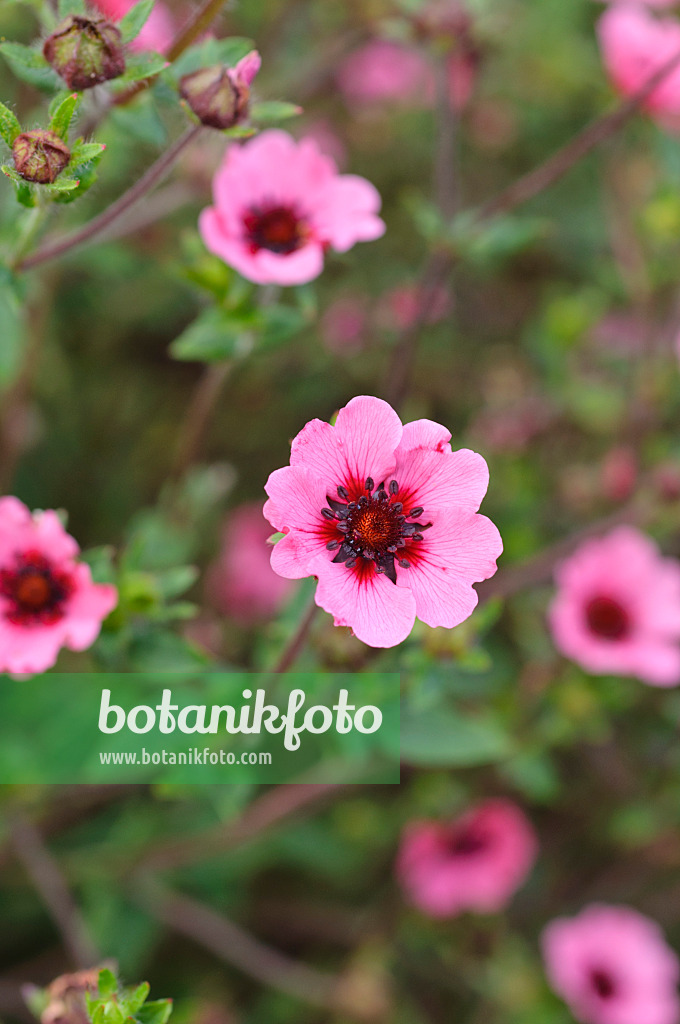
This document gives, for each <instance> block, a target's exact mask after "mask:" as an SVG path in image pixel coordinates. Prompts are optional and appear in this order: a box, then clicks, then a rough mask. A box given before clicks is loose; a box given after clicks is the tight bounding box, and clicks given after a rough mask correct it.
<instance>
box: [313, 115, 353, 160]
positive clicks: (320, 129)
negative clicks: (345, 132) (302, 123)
mask: <svg viewBox="0 0 680 1024" xmlns="http://www.w3.org/2000/svg"><path fill="white" fill-rule="evenodd" d="M304 137H305V138H306V139H311V140H312V142H315V143H316V145H317V146H318V148H319V149H320V150H321V152H322V153H323V154H324V155H325V156H329V157H330V158H331V160H334V161H335V163H336V164H337V166H338V167H341V168H344V167H346V166H347V146H346V145H345V143H344V142H343V141H342V139H341V138H340V136H339V135H338V133H337V132H336V131H335V129H334V127H333V125H332V123H331V122H330V121H328V120H326V119H325V118H319V120H317V121H313V122H312V124H309V125H307V127H306V128H305V130H304Z"/></svg>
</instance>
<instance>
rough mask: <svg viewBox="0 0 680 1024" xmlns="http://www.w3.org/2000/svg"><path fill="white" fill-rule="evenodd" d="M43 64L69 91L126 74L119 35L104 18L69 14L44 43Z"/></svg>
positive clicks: (87, 87)
mask: <svg viewBox="0 0 680 1024" xmlns="http://www.w3.org/2000/svg"><path fill="white" fill-rule="evenodd" d="M43 54H44V56H45V60H47V61H48V63H50V64H51V65H52V67H53V68H54V70H55V71H56V72H57V74H59V75H61V77H62V78H63V79H64V81H65V82H66V84H67V85H68V87H69V89H76V90H78V91H82V90H83V89H91V88H92V87H93V86H95V85H99V84H100V83H101V82H107V81H108V80H109V79H111V78H118V76H119V75H122V74H123V72H124V71H125V55H124V53H123V42H122V38H121V34H120V32H119V31H118V29H117V28H116V26H115V25H113V24H112V23H111V22H110V21H106V20H105V19H104V18H84V17H82V16H81V15H79V14H70V15H69V16H68V18H65V19H64V20H63V21H62V22H60V24H59V25H57V27H56V29H55V30H54V32H53V33H52V35H51V36H49V37H48V38H47V39H46V40H45V45H44V46H43Z"/></svg>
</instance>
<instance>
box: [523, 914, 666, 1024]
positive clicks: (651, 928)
mask: <svg viewBox="0 0 680 1024" xmlns="http://www.w3.org/2000/svg"><path fill="white" fill-rule="evenodd" d="M542 945H543V956H544V959H545V964H546V970H547V973H548V978H549V981H550V984H551V985H552V987H553V988H554V989H555V991H556V992H557V993H558V994H559V995H560V996H561V997H562V998H563V999H564V1000H565V1002H566V1003H567V1004H568V1005H569V1007H570V1009H571V1011H572V1013H573V1014H574V1016H575V1017H576V1018H577V1020H579V1021H582V1022H583V1024H678V1021H680V1001H679V1000H678V994H677V984H678V977H679V974H680V971H679V964H678V958H677V956H676V955H675V953H674V952H673V950H672V949H671V948H670V947H669V946H668V945H667V943H666V941H665V939H664V936H663V933H662V931H661V929H660V928H659V926H658V924H656V922H655V921H651V920H650V919H649V918H647V917H644V916H643V915H642V914H640V913H638V912H637V911H636V910H632V909H630V908H629V907H613V906H607V905H605V904H592V905H591V906H589V907H586V908H585V910H582V911H581V913H580V914H579V915H578V916H577V917H573V918H558V920H556V921H553V922H552V923H551V924H549V925H548V927H547V928H546V929H545V931H544V933H543V940H542Z"/></svg>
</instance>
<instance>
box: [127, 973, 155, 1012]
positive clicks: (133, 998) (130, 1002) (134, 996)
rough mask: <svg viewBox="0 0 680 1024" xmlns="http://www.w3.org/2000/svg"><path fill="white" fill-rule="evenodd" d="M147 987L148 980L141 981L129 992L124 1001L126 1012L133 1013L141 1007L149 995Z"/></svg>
mask: <svg viewBox="0 0 680 1024" xmlns="http://www.w3.org/2000/svg"><path fill="white" fill-rule="evenodd" d="M149 987H150V986H149V983H148V981H143V982H142V984H141V985H138V986H137V988H136V989H135V990H134V991H133V992H131V993H130V995H129V996H128V998H127V999H126V1001H125V1002H126V1006H127V1010H128V1013H130V1014H133V1015H134V1014H136V1013H137V1011H138V1010H140V1009H141V1007H142V1006H143V1005H144V1003H145V1002H146V1000H147V997H148V995H149Z"/></svg>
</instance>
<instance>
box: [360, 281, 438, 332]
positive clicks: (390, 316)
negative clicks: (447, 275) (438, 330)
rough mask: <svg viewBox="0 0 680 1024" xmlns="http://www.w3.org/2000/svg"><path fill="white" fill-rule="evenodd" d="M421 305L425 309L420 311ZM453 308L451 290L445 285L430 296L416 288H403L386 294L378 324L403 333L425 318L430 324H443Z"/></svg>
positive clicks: (382, 299)
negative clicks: (441, 321) (419, 318)
mask: <svg viewBox="0 0 680 1024" xmlns="http://www.w3.org/2000/svg"><path fill="white" fill-rule="evenodd" d="M421 305H424V307H425V308H424V309H423V310H422V311H421ZM452 308H453V301H452V297H451V292H450V291H449V289H448V288H447V287H446V286H445V285H442V286H441V287H440V288H438V289H437V291H436V292H435V293H434V295H430V294H428V293H426V292H424V291H423V289H422V288H419V287H418V285H416V284H411V283H409V284H401V285H398V286H397V287H396V288H392V289H391V290H390V291H389V292H386V293H385V294H384V295H383V296H382V298H381V300H380V305H379V308H378V320H379V322H380V324H381V326H382V327H385V328H387V330H397V331H403V330H406V329H407V328H409V327H412V326H413V325H414V324H415V323H416V320H417V319H418V317H419V316H420V315H421V312H422V314H423V320H424V322H425V323H427V324H436V323H439V321H440V320H444V319H445V318H446V317H447V316H448V314H449V313H450V312H451V310H452Z"/></svg>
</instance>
